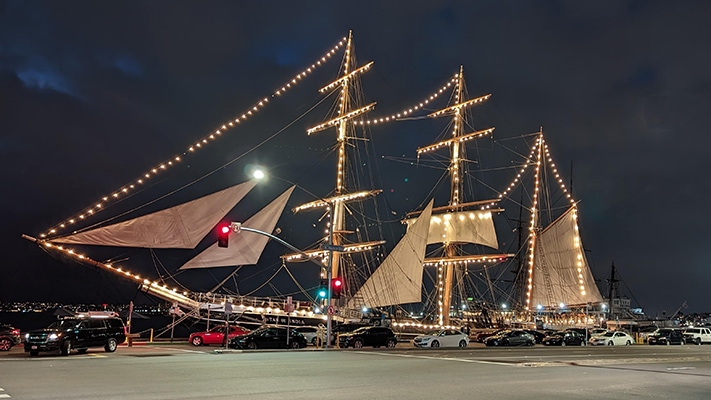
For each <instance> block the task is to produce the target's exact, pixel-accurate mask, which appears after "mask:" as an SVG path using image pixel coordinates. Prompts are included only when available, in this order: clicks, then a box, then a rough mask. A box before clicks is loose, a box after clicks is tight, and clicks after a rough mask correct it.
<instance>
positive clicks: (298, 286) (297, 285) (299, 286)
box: [282, 264, 314, 301]
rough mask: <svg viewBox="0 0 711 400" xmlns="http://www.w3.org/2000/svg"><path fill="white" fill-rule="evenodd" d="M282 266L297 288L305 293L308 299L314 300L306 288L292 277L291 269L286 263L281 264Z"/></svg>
mask: <svg viewBox="0 0 711 400" xmlns="http://www.w3.org/2000/svg"><path fill="white" fill-rule="evenodd" d="M282 266H283V267H284V270H286V273H287V274H289V276H290V277H291V280H292V281H294V283H295V284H296V287H297V288H299V290H301V293H304V294H306V297H307V298H308V299H309V301H314V299H313V297H311V295H310V294H309V292H308V291H307V290H305V289H304V287H303V286H301V284H300V283H299V281H297V280H296V277H294V275H293V274H292V273H291V271H290V270H289V267H287V266H286V264H282Z"/></svg>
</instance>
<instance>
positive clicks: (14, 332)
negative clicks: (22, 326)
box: [12, 329, 20, 336]
mask: <svg viewBox="0 0 711 400" xmlns="http://www.w3.org/2000/svg"><path fill="white" fill-rule="evenodd" d="M12 334H13V335H18V336H19V335H20V330H19V329H13V330H12Z"/></svg>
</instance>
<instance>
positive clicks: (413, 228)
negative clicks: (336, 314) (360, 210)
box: [346, 200, 434, 308]
mask: <svg viewBox="0 0 711 400" xmlns="http://www.w3.org/2000/svg"><path fill="white" fill-rule="evenodd" d="M433 202H434V201H433V200H431V201H430V203H429V204H428V205H427V207H426V208H425V210H424V211H423V212H422V214H420V216H419V217H418V218H416V219H415V220H414V221H413V222H412V223H411V224H409V228H408V230H407V232H406V233H405V235H404V236H403V237H402V239H401V240H400V242H398V244H397V245H396V246H395V248H394V249H393V251H392V252H390V254H389V255H388V256H387V257H386V258H385V260H384V261H383V263H382V264H381V265H380V266H379V267H378V269H376V270H375V272H374V273H373V275H371V276H370V278H368V280H367V281H366V282H365V284H364V285H363V286H362V287H361V288H360V289H359V290H358V292H357V293H356V294H355V296H353V298H352V299H351V300H350V301H349V303H348V305H347V306H346V307H347V308H356V307H358V306H366V307H383V306H389V305H394V304H407V303H416V302H419V301H422V272H423V266H422V262H423V260H424V258H425V248H426V247H427V231H428V225H429V223H430V216H431V215H432V204H433Z"/></svg>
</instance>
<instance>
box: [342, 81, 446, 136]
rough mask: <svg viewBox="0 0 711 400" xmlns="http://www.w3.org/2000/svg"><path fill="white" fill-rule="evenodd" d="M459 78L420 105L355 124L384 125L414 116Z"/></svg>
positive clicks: (415, 104)
mask: <svg viewBox="0 0 711 400" xmlns="http://www.w3.org/2000/svg"><path fill="white" fill-rule="evenodd" d="M458 78H459V74H455V75H454V76H453V77H452V79H450V80H449V81H448V82H447V84H446V85H444V86H442V87H441V88H440V89H439V90H437V91H436V92H434V93H432V94H431V95H429V96H427V97H426V98H425V99H423V100H422V101H420V102H418V103H414V104H413V105H411V106H409V107H405V108H403V109H402V111H400V112H397V113H394V114H391V115H389V116H386V117H380V118H374V119H366V120H359V121H353V123H354V124H356V125H375V124H382V123H385V122H393V121H396V120H398V119H400V118H403V117H407V116H408V115H410V114H412V113H413V112H415V111H417V110H419V109H421V108H423V107H424V106H426V105H427V104H429V103H430V102H431V101H433V100H435V99H436V98H437V97H439V95H441V94H442V93H445V91H446V90H447V89H449V88H450V87H452V85H453V84H456V83H457V79H458Z"/></svg>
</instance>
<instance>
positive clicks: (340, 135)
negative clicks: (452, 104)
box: [283, 31, 385, 277]
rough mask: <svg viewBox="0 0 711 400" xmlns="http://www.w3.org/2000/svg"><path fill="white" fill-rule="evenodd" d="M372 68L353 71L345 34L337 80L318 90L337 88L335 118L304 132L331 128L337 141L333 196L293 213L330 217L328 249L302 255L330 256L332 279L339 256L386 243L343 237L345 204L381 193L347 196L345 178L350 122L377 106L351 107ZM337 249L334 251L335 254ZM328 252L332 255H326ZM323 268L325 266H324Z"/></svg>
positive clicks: (350, 40) (292, 256)
mask: <svg viewBox="0 0 711 400" xmlns="http://www.w3.org/2000/svg"><path fill="white" fill-rule="evenodd" d="M372 66H373V62H372V61H371V62H369V63H367V64H365V65H363V66H361V67H356V60H355V52H354V49H353V33H352V31H351V32H349V33H348V40H347V43H346V47H345V53H344V56H343V63H342V69H341V73H340V76H339V77H338V79H336V80H335V81H333V82H331V83H329V84H328V85H326V86H324V87H323V88H321V89H320V90H319V92H320V93H327V92H329V91H332V90H338V88H340V95H339V98H338V107H337V110H338V111H337V114H336V115H335V116H334V117H333V118H332V119H330V120H328V121H326V122H323V123H321V124H320V125H317V126H314V127H312V128H309V129H308V130H307V134H309V135H311V134H312V133H316V132H320V131H323V130H326V129H329V128H332V127H335V128H336V141H337V145H336V147H337V151H338V155H337V157H338V160H337V165H336V182H335V189H334V191H333V193H334V195H333V196H332V197H328V198H322V199H319V200H316V201H312V202H310V203H306V204H303V205H300V206H298V207H295V208H294V209H293V211H294V212H299V211H301V210H306V209H311V208H322V207H326V208H327V210H328V211H329V213H330V222H329V238H328V245H329V246H327V247H329V248H324V249H320V250H310V251H306V252H305V254H307V255H309V256H311V257H313V256H320V257H323V258H324V259H325V258H326V257H328V253H329V252H330V253H331V254H332V260H331V263H330V265H331V271H330V272H331V275H330V276H333V277H336V276H338V275H339V265H340V259H341V253H351V252H361V251H366V250H370V249H372V248H375V247H377V246H378V245H380V244H383V243H385V242H384V241H373V242H367V243H355V244H349V245H346V243H345V241H344V235H345V234H347V233H348V232H347V231H346V221H345V213H346V203H348V202H352V201H359V200H362V199H364V198H368V197H372V196H375V195H377V194H378V193H380V192H381V191H382V190H366V191H357V192H350V191H349V188H348V187H347V186H346V176H347V173H348V171H347V169H346V168H347V165H348V158H347V154H348V152H347V146H348V145H349V140H354V139H356V138H355V137H354V136H350V135H349V133H350V131H349V126H352V125H353V124H352V123H351V120H352V119H353V118H356V117H359V116H362V115H364V114H366V113H368V112H370V111H372V110H373V109H375V104H376V103H370V104H368V105H366V106H362V107H360V106H359V105H358V104H354V103H355V102H354V101H353V100H354V99H356V98H357V96H354V95H353V92H354V90H355V89H356V88H357V85H356V84H355V83H356V80H357V79H360V76H361V75H362V74H363V73H365V72H366V71H368V70H369V69H370V68H371V67H372ZM334 249H337V250H334ZM329 250H331V251H329ZM302 255H303V253H302V254H298V253H296V254H288V255H285V256H283V258H285V259H286V260H294V259H300V258H302ZM324 264H326V263H324Z"/></svg>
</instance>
